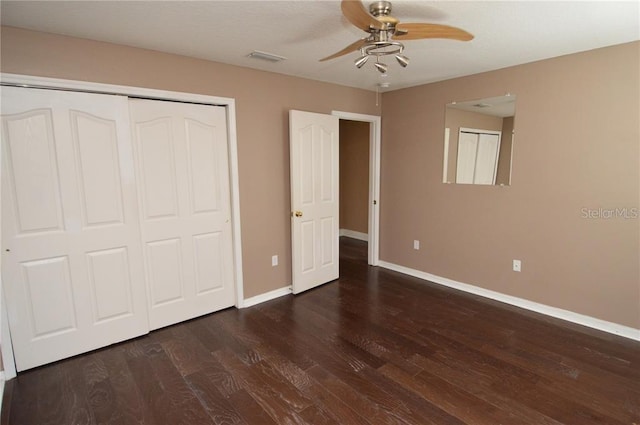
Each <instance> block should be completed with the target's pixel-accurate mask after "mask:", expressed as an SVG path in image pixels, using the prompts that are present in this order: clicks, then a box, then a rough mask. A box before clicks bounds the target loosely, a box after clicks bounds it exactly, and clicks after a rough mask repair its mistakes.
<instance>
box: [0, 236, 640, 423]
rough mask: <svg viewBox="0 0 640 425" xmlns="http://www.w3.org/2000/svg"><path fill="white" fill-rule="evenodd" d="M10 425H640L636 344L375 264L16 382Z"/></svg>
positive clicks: (345, 243)
mask: <svg viewBox="0 0 640 425" xmlns="http://www.w3.org/2000/svg"><path fill="white" fill-rule="evenodd" d="M1 423H2V425H6V424H12V425H14V424H15V425H18V424H19V425H45V424H46V425H53V424H65V425H68V424H83V425H85V424H86V425H88V424H170V425H179V424H185V425H187V424H188V425H199V424H251V425H254V424H255V425H263V424H264V425H268V424H313V425H322V424H358V425H365V424H369V425H378V424H419V425H423V424H490V425H497V424H505V425H506V424H508V425H511V424H535V425H540V424H556V425H557V424H571V425H574V424H575V425H587V424H610V425H612V424H627V425H630V424H640V343H638V342H634V341H631V340H628V339H624V338H619V337H616V336H612V335H609V334H605V333H602V332H598V331H595V330H591V329H587V328H584V327H581V326H578V325H574V324H570V323H565V322H562V321H559V320H555V319H552V318H548V317H545V316H541V315H538V314H535V313H532V312H527V311H524V310H520V309H517V308H515V307H510V306H506V305H504V304H500V303H498V302H494V301H489V300H485V299H482V298H480V297H476V296H473V295H468V294H464V293H460V292H456V291H454V290H450V289H447V288H443V287H440V286H437V285H434V284H429V283H425V282H422V281H420V280H418V279H414V278H411V277H407V276H404V275H402V274H399V273H394V272H391V271H387V270H384V269H378V268H371V267H368V266H367V265H366V244H365V243H362V242H359V241H354V240H349V239H344V240H342V241H341V278H340V279H339V280H338V281H336V282H332V283H329V284H326V285H324V286H322V287H320V288H317V289H315V290H312V291H309V292H306V293H304V294H302V295H298V296H286V297H282V298H279V299H277V300H274V301H271V302H268V303H265V304H261V305H259V306H255V307H252V308H247V309H244V310H236V309H228V310H225V311H222V312H218V313H215V314H211V315H209V316H205V317H202V318H198V319H195V320H192V321H189V322H186V323H182V324H178V325H175V326H171V327H169V328H165V329H162V330H159V331H155V332H153V333H151V334H149V335H147V336H144V337H141V338H138V339H135V340H132V341H127V342H124V343H121V344H117V345H114V346H111V347H108V348H105V349H102V350H98V351H95V352H92V353H89V354H86V355H82V356H77V357H75V358H72V359H68V360H64V361H60V362H58V363H55V364H51V365H48V366H44V367H41V368H38V369H34V370H31V371H27V372H24V373H20V374H19V375H18V377H17V378H16V379H14V380H12V381H10V382H8V383H7V385H6V389H5V395H4V401H3V407H2V421H1Z"/></svg>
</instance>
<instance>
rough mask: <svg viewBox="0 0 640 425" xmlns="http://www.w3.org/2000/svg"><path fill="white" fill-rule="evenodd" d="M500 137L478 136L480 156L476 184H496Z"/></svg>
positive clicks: (477, 161) (478, 155)
mask: <svg viewBox="0 0 640 425" xmlns="http://www.w3.org/2000/svg"><path fill="white" fill-rule="evenodd" d="M499 151H500V136H499V135H497V134H478V154H477V159H476V173H475V177H474V180H473V182H474V183H475V184H495V183H496V172H497V170H498V152H499Z"/></svg>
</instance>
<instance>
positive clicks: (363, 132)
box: [340, 120, 369, 233]
mask: <svg viewBox="0 0 640 425" xmlns="http://www.w3.org/2000/svg"><path fill="white" fill-rule="evenodd" d="M368 206H369V123H368V122H361V121H350V120H340V229H347V230H353V231H356V232H361V233H368V232H369V229H368V225H369V211H368Z"/></svg>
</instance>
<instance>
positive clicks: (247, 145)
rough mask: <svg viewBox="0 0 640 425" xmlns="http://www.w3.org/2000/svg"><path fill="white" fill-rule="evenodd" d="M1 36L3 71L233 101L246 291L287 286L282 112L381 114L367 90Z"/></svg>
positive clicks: (78, 43)
mask: <svg viewBox="0 0 640 425" xmlns="http://www.w3.org/2000/svg"><path fill="white" fill-rule="evenodd" d="M1 42H2V46H1V55H2V56H1V59H2V61H1V68H0V69H1V70H2V72H6V73H17V74H26V75H37V76H45V77H54V78H64V79H71V80H83V81H94V82H100V83H109V84H120V85H129V86H137V87H148V88H154V89H163V90H173V91H182V92H192V93H200V94H207V95H213V96H222V97H232V98H235V99H236V108H237V109H236V112H237V127H238V128H237V130H238V162H239V168H240V210H241V221H242V251H243V261H244V267H243V273H244V283H245V284H244V294H245V297H252V296H255V295H258V294H261V293H264V292H267V291H271V290H274V289H278V288H281V287H284V286H287V285H290V284H291V231H290V197H289V187H290V186H289V136H288V110H289V109H300V110H306V111H313V112H321V113H330V112H331V110H341V111H348V112H355V113H361V114H371V115H380V110H379V109H378V108H377V107H376V101H375V96H376V95H375V93H374V92H370V91H366V90H358V89H352V88H347V87H343V86H338V85H334V84H328V83H322V82H317V81H312V80H307V79H302V78H295V77H289V76H284V75H280V74H275V73H270V72H262V71H256V70H252V69H248V68H240V67H235V66H230V65H224V64H219V63H215V62H209V61H204V60H199V59H193V58H188V57H183V56H177V55H171V54H165V53H160V52H155V51H150V50H142V49H136V48H131V47H124V46H119V45H114V44H108V43H100V42H94V41H89V40H82V39H77V38H71V37H64V36H57V35H51V34H45V33H38V32H32V31H26V30H21V29H17V28H9V27H3V28H2V38H1ZM274 69H277V64H276V65H274ZM274 254H278V255H279V256H280V265H279V266H277V267H271V256H272V255H274Z"/></svg>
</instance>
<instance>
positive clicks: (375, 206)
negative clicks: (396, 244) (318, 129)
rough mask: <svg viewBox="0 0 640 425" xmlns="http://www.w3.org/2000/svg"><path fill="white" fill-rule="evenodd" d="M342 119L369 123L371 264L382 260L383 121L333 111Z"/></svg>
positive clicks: (369, 261)
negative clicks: (381, 149) (381, 154)
mask: <svg viewBox="0 0 640 425" xmlns="http://www.w3.org/2000/svg"><path fill="white" fill-rule="evenodd" d="M331 115H335V116H337V117H338V118H340V119H344V120H352V121H362V122H368V123H369V254H368V260H367V262H368V263H369V265H372V266H377V265H378V263H379V261H380V237H379V236H380V235H379V233H380V138H381V128H380V127H381V122H382V120H381V119H380V117H379V116H377V115H366V114H356V113H352V112H343V111H331Z"/></svg>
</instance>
